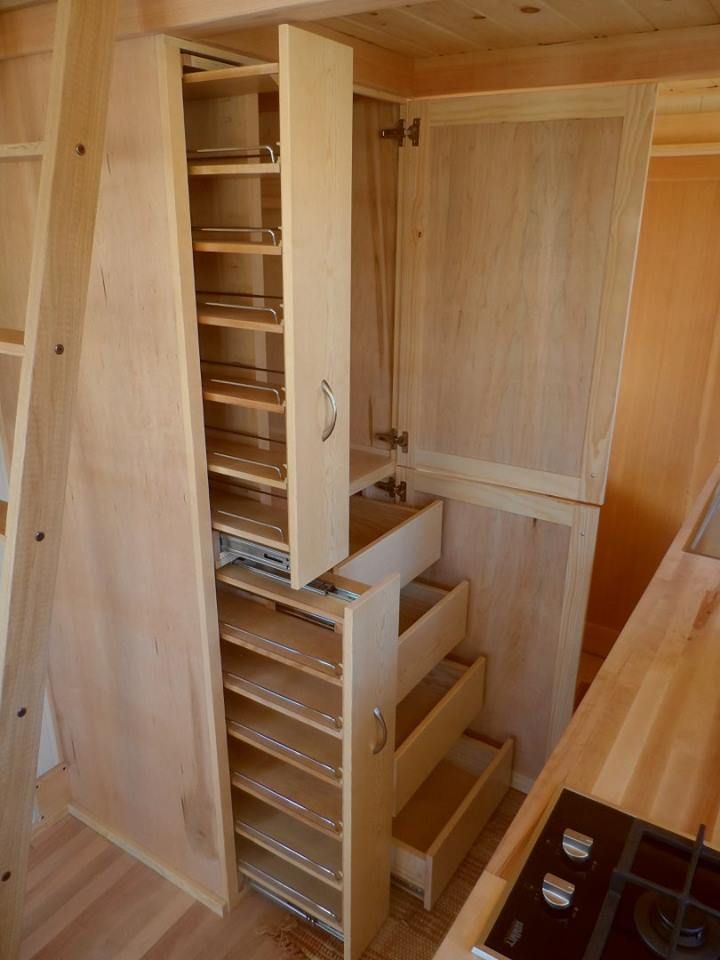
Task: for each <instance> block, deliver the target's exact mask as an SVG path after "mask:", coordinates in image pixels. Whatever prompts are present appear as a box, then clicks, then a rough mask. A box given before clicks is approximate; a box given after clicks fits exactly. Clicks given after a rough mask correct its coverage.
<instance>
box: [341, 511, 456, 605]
mask: <svg viewBox="0 0 720 960" xmlns="http://www.w3.org/2000/svg"><path fill="white" fill-rule="evenodd" d="M442 515H443V505H442V501H440V500H437V501H435V502H434V503H431V504H428V506H427V507H423V508H422V509H417V508H415V507H408V506H406V505H405V504H397V503H387V502H385V501H384V500H372V499H370V498H369V497H362V496H354V497H351V498H350V556H349V557H348V558H347V560H343V561H342V562H341V563H339V564H338V565H337V566H336V567H335V568H334V572H335V573H337V574H339V575H340V576H342V577H346V578H347V579H349V580H357V581H359V582H360V583H366V584H368V586H374V585H375V584H378V583H380V582H381V581H382V580H384V579H385V577H387V576H390V575H391V574H394V573H399V574H400V580H401V585H402V586H405V585H406V584H407V583H409V582H410V581H411V580H414V579H415V577H417V576H419V574H421V573H422V572H423V571H424V570H427V568H428V567H430V566H432V564H433V563H435V561H436V560H438V559H439V558H440V552H441V539H442Z"/></svg>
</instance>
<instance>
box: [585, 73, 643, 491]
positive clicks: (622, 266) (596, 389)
mask: <svg viewBox="0 0 720 960" xmlns="http://www.w3.org/2000/svg"><path fill="white" fill-rule="evenodd" d="M656 96H657V87H656V86H655V85H654V84H642V85H638V86H631V87H628V88H627V93H626V108H625V115H624V121H623V129H622V136H621V140H620V152H619V156H618V167H617V175H616V180H615V190H614V195H613V208H612V220H611V223H610V238H609V243H608V251H607V259H606V262H605V277H604V284H603V293H602V302H601V306H600V322H599V324H598V336H597V343H596V346H595V357H594V364H593V378H592V384H591V387H590V400H589V404H588V417H587V422H586V428H585V444H584V449H583V458H582V464H581V468H580V493H579V496H578V499H579V500H584V501H588V502H591V503H602V502H603V499H604V496H605V485H606V483H607V473H608V462H609V459H610V444H611V442H612V431H613V426H614V422H615V408H616V406H617V398H618V391H619V389H620V371H621V367H622V354H623V348H624V345H625V333H626V330H627V321H628V314H629V312H630V295H631V293H632V283H633V277H634V274H635V260H636V257H637V248H638V240H639V237H640V218H641V215H642V208H643V202H644V199H645V184H646V181H647V172H648V165H649V162H650V146H651V143H652V131H653V123H654V120H655V100H656Z"/></svg>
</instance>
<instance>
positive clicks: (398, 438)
mask: <svg viewBox="0 0 720 960" xmlns="http://www.w3.org/2000/svg"><path fill="white" fill-rule="evenodd" d="M375 439H376V440H382V442H383V443H389V444H390V446H391V447H392V448H393V450H402V452H403V453H407V452H408V432H407V430H403V432H402V433H398V431H397V430H396V429H395V427H393V428H392V430H391V431H390V432H389V433H376V434H375Z"/></svg>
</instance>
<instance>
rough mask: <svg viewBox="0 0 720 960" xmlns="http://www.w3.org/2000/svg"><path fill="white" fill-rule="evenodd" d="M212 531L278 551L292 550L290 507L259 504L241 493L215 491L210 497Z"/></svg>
mask: <svg viewBox="0 0 720 960" xmlns="http://www.w3.org/2000/svg"><path fill="white" fill-rule="evenodd" d="M211 516H212V526H213V530H218V531H219V532H220V533H229V534H232V535H234V536H236V537H243V538H244V539H245V540H251V541H252V542H253V543H262V544H265V546H268V547H276V548H277V549H279V550H289V549H290V546H289V544H288V542H287V522H288V521H287V507H286V506H285V505H284V501H283V506H279V505H278V504H267V503H260V501H259V500H251V499H250V497H243V496H242V495H240V494H235V493H225V492H222V491H217V490H214V491H212V494H211Z"/></svg>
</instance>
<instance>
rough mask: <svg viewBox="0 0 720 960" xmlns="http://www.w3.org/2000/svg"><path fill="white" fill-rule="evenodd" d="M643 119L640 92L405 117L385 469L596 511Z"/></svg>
mask: <svg viewBox="0 0 720 960" xmlns="http://www.w3.org/2000/svg"><path fill="white" fill-rule="evenodd" d="M654 104H655V87H654V86H651V85H635V86H615V87H599V88H592V89H578V90H557V91H539V92H524V93H516V94H501V95H494V94H493V95H481V96H471V97H460V98H454V99H448V100H434V101H421V102H417V103H413V104H410V106H409V113H408V117H409V119H410V120H412V119H414V118H416V117H419V119H420V143H419V146H418V147H417V148H416V147H413V146H407V147H405V148H403V150H402V159H401V165H402V167H401V177H402V186H401V190H402V200H401V226H400V232H399V236H400V237H401V242H400V254H401V257H402V263H401V266H400V278H401V279H400V289H401V302H400V317H401V320H400V323H401V345H400V368H399V410H398V421H397V426H398V429H400V430H407V431H408V433H409V450H408V453H407V454H406V455H404V456H402V455H401V456H399V458H398V462H399V463H401V464H403V465H405V466H409V467H414V468H416V469H417V470H418V471H420V472H421V473H422V472H424V471H429V472H432V473H436V474H444V475H449V476H456V477H463V478H466V479H474V480H481V481H486V482H491V483H497V484H501V485H503V486H508V487H515V488H520V489H524V490H528V491H535V492H539V493H545V494H551V495H554V496H560V497H565V498H568V499H570V500H579V501H585V502H589V503H601V502H602V499H603V495H604V489H605V481H606V475H607V463H608V454H609V449H610V439H611V432H612V426H613V417H614V411H615V402H616V396H617V389H618V381H619V374H620V366H621V360H622V351H623V341H624V336H625V327H626V319H627V313H628V304H629V298H630V290H631V286H632V276H633V268H634V262H635V251H636V246H637V236H638V229H639V223H640V215H641V210H642V202H643V194H644V188H645V179H646V174H647V165H648V156H649V150H650V142H651V135H652V124H653V116H654ZM417 482H418V487H419V488H421V487H422V483H421V476H420V475H419V476H418V481H417Z"/></svg>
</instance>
